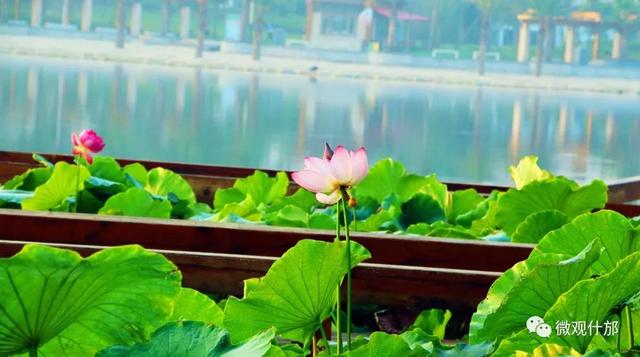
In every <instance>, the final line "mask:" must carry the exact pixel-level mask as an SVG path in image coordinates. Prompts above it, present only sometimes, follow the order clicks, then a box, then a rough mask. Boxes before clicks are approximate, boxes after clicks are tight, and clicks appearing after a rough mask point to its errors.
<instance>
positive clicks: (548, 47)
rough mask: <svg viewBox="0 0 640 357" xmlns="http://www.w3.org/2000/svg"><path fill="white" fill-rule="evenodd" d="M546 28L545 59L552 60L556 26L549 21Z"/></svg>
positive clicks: (546, 60)
mask: <svg viewBox="0 0 640 357" xmlns="http://www.w3.org/2000/svg"><path fill="white" fill-rule="evenodd" d="M546 26H547V27H546V28H545V29H544V61H545V62H551V60H552V59H553V49H554V48H555V43H556V40H555V37H556V36H555V26H553V25H552V24H551V21H548V23H547V24H546Z"/></svg>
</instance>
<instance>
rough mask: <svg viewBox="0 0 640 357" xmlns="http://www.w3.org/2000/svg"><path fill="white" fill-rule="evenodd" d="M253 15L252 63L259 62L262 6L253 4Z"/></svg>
mask: <svg viewBox="0 0 640 357" xmlns="http://www.w3.org/2000/svg"><path fill="white" fill-rule="evenodd" d="M253 11H255V13H254V15H253V39H252V46H251V58H253V60H254V61H259V60H260V46H261V42H262V11H263V8H262V5H261V4H258V3H254V10H253Z"/></svg>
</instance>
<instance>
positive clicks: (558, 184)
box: [496, 177, 607, 236]
mask: <svg viewBox="0 0 640 357" xmlns="http://www.w3.org/2000/svg"><path fill="white" fill-rule="evenodd" d="M574 186H575V184H574V183H572V182H571V181H568V180H567V179H564V178H559V177H558V178H552V179H547V180H544V181H534V182H531V183H529V184H528V185H526V186H524V187H523V188H522V189H521V190H517V189H513V188H512V189H509V190H508V191H507V192H506V193H505V194H503V195H501V196H500V198H499V200H498V208H497V212H496V222H497V224H498V225H499V226H500V227H502V229H504V231H505V232H506V233H507V235H509V236H513V233H514V232H515V230H516V229H517V227H518V225H519V224H520V223H521V222H523V221H524V220H525V219H526V218H527V217H528V216H529V215H530V214H532V213H536V212H540V211H545V210H558V211H560V212H562V213H564V214H566V215H567V218H568V219H569V220H572V219H573V218H575V217H577V216H579V215H581V214H583V213H587V212H591V211H593V210H594V209H599V208H603V207H604V205H605V204H606V203H607V186H606V185H605V184H604V182H602V181H600V180H595V181H593V182H592V183H591V184H589V185H586V186H582V187H578V188H576V187H574Z"/></svg>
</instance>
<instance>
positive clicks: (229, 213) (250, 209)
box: [213, 197, 262, 222]
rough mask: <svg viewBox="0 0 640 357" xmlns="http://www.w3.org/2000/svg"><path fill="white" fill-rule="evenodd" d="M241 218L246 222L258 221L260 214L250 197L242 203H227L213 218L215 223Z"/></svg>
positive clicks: (260, 217)
mask: <svg viewBox="0 0 640 357" xmlns="http://www.w3.org/2000/svg"><path fill="white" fill-rule="evenodd" d="M238 217H241V218H243V219H244V220H246V221H260V220H261V219H262V214H261V213H260V212H258V207H257V206H256V204H255V202H253V199H252V198H251V197H246V198H245V199H244V200H242V202H239V203H229V204H226V205H225V206H224V208H223V209H222V210H221V211H220V212H218V213H216V214H215V215H214V216H213V220H214V221H215V222H229V221H234V220H235V219H236V218H238Z"/></svg>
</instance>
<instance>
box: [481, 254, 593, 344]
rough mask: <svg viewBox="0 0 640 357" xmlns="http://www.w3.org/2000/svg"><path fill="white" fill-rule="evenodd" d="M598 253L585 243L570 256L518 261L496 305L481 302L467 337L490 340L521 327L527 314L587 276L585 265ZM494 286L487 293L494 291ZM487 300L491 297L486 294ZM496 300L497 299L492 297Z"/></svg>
mask: <svg viewBox="0 0 640 357" xmlns="http://www.w3.org/2000/svg"><path fill="white" fill-rule="evenodd" d="M599 255H600V249H597V248H594V244H589V246H588V247H587V248H585V250H584V251H582V252H580V254H578V255H577V256H575V257H574V258H571V259H568V260H565V256H563V255H558V254H545V255H541V256H538V257H534V258H532V259H530V260H527V261H525V262H524V264H518V265H516V266H515V267H514V268H512V269H517V270H520V271H519V272H517V273H516V274H517V275H519V277H520V278H519V279H518V280H517V281H516V282H515V284H513V285H512V286H510V287H509V291H508V292H506V293H504V292H503V291H500V292H498V294H500V295H501V299H500V304H499V305H490V304H487V305H482V304H481V305H482V306H480V307H478V312H476V313H475V314H474V316H473V318H472V322H473V323H472V329H471V331H470V341H471V342H472V343H478V342H481V341H493V340H494V339H501V338H503V337H507V336H509V335H511V334H513V333H516V332H518V331H520V330H522V328H523V326H524V322H526V321H527V319H528V318H529V317H531V316H543V315H544V314H545V313H546V312H547V310H548V309H549V308H550V307H551V306H552V305H553V304H554V302H555V301H556V300H557V299H558V297H559V296H560V295H562V294H563V293H564V292H565V291H567V290H569V289H571V288H572V287H573V285H574V284H575V283H577V282H578V281H580V280H582V279H584V278H585V277H587V276H589V267H590V266H591V264H593V262H594V261H595V260H596V259H597V258H598V256H599ZM495 293H496V291H495V289H491V290H490V291H489V295H491V294H495ZM487 299H488V300H489V301H490V300H491V298H490V297H489V296H488V297H487ZM495 300H498V299H495Z"/></svg>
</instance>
